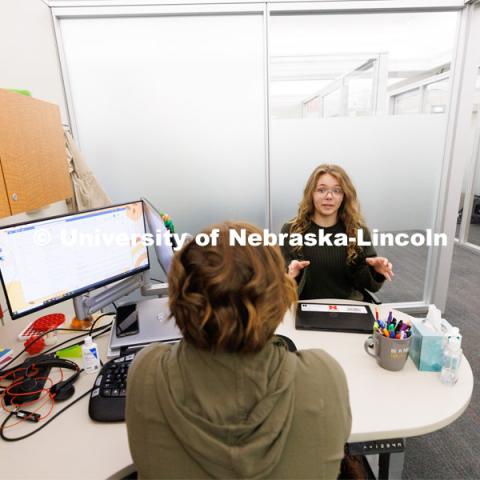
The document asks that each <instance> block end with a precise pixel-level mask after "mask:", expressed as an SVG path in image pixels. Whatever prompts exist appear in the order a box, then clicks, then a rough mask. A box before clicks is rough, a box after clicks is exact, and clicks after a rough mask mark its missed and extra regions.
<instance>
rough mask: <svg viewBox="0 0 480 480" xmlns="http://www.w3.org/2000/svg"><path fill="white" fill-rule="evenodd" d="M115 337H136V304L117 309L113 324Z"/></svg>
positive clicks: (137, 326) (137, 328) (137, 325)
mask: <svg viewBox="0 0 480 480" xmlns="http://www.w3.org/2000/svg"><path fill="white" fill-rule="evenodd" d="M115 327H116V334H117V337H127V336H129V335H136V334H137V333H138V332H139V324H138V312H137V304H136V303H131V304H128V305H122V306H120V307H118V309H117V318H116V322H115Z"/></svg>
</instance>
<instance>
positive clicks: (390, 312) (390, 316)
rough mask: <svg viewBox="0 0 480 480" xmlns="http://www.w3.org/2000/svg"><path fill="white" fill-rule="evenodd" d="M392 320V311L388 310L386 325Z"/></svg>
mask: <svg viewBox="0 0 480 480" xmlns="http://www.w3.org/2000/svg"><path fill="white" fill-rule="evenodd" d="M392 318H393V313H392V311H391V310H390V311H389V312H388V318H387V323H388V324H390V323H392Z"/></svg>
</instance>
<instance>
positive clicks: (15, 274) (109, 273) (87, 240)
mask: <svg viewBox="0 0 480 480" xmlns="http://www.w3.org/2000/svg"><path fill="white" fill-rule="evenodd" d="M145 233H146V229H145V219H144V211H143V203H142V202H141V201H136V202H132V203H126V204H121V205H114V206H111V207H107V208H99V209H95V210H89V211H84V212H81V213H75V214H67V215H59V216H56V217H51V218H47V219H41V220H36V221H31V222H25V223H21V224H16V225H11V226H6V227H1V228H0V274H1V281H2V286H3V289H4V291H5V296H6V299H7V304H8V309H9V311H10V314H11V317H12V319H17V318H20V317H23V316H24V315H28V314H30V313H33V312H36V311H37V310H40V309H42V308H45V307H48V306H50V305H54V304H57V303H59V302H62V301H64V300H67V299H70V298H74V297H75V300H77V303H75V309H76V313H77V317H78V318H79V319H84V318H87V315H88V314H90V313H93V311H96V310H98V309H99V308H103V306H105V305H106V304H108V303H111V302H112V301H114V300H116V298H118V297H119V296H121V295H125V294H126V293H129V292H128V291H127V289H126V288H125V287H124V288H122V287H121V285H122V282H119V283H115V285H111V286H110V287H109V288H110V289H111V294H110V296H109V295H108V294H107V293H105V292H101V293H102V298H101V300H102V302H101V304H100V303H99V302H97V303H95V304H94V303H93V302H90V300H91V299H90V298H89V299H88V302H87V303H85V305H84V304H83V303H82V302H79V301H78V300H79V299H81V297H79V296H80V295H82V294H84V293H86V292H89V291H91V290H94V289H96V288H99V287H102V286H105V285H109V284H111V283H113V282H117V281H119V280H122V279H127V280H124V283H128V282H130V283H129V285H128V287H129V291H132V289H133V288H138V287H139V286H141V284H140V282H139V281H136V279H133V278H129V277H133V276H137V277H141V278H142V280H143V275H140V276H139V275H138V274H141V273H142V272H144V271H145V270H147V269H149V268H150V262H149V257H148V251H147V248H146V246H145V244H144V243H143V236H144V235H145ZM113 297H116V298H113ZM83 307H85V308H83ZM92 310H93V311H92Z"/></svg>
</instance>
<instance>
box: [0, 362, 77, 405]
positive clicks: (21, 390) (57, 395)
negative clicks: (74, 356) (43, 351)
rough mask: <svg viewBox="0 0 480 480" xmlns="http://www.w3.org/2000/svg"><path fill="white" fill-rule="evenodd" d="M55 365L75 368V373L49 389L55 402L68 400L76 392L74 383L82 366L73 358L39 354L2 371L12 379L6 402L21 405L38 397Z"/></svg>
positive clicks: (69, 368) (5, 395)
mask: <svg viewBox="0 0 480 480" xmlns="http://www.w3.org/2000/svg"><path fill="white" fill-rule="evenodd" d="M54 367H56V368H65V369H67V370H73V374H72V375H70V376H69V377H68V378H67V379H66V380H61V381H60V382H58V383H55V384H54V385H52V386H51V387H50V388H49V389H48V393H49V395H50V396H51V397H52V398H53V400H54V401H55V402H63V401H64V400H68V399H69V398H70V397H71V396H72V395H73V394H74V393H75V388H74V386H73V384H74V383H75V382H76V381H77V379H78V377H79V376H80V372H81V368H80V367H79V366H78V365H77V364H76V363H75V362H72V361H71V360H66V359H63V358H55V356H52V355H39V356H37V357H33V358H29V359H27V360H25V361H24V362H23V363H22V364H21V365H19V366H17V367H13V368H10V369H9V370H7V371H6V372H2V373H3V375H2V376H3V378H4V379H10V380H12V385H11V386H10V387H7V389H6V390H5V392H4V402H5V404H6V405H11V404H15V405H19V404H22V403H27V402H30V401H32V400H35V399H36V398H38V394H39V392H40V391H42V390H44V384H45V380H46V377H47V375H48V373H49V371H50V368H54ZM42 370H43V372H42ZM41 372H42V373H44V375H43V374H42V373H41ZM38 373H41V374H40V376H38ZM29 394H30V395H29Z"/></svg>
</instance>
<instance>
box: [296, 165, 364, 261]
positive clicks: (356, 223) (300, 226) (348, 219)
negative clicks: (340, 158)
mask: <svg viewBox="0 0 480 480" xmlns="http://www.w3.org/2000/svg"><path fill="white" fill-rule="evenodd" d="M326 173H328V174H329V175H331V176H332V177H334V178H335V179H336V180H337V181H338V183H339V185H340V187H341V188H342V190H343V201H342V204H341V205H340V208H339V210H338V218H339V219H340V220H341V221H342V223H343V224H344V225H345V230H346V233H347V235H348V237H353V238H356V237H357V232H358V229H359V228H365V221H364V219H363V216H362V214H361V212H360V204H359V203H358V200H357V191H356V190H355V187H354V186H353V183H352V181H351V180H350V177H349V176H348V175H347V172H345V170H344V169H343V168H342V167H340V166H339V165H334V164H328V163H324V164H322V165H319V166H318V167H317V168H315V170H314V171H313V172H312V174H311V175H310V177H309V179H308V180H307V184H306V185H305V189H304V191H303V198H302V200H301V202H300V204H299V207H298V212H297V215H296V216H295V217H294V218H293V219H292V220H290V222H289V223H290V225H291V226H290V233H300V234H304V233H305V232H306V231H307V229H308V227H309V226H310V221H311V220H312V218H313V214H314V213H315V206H314V204H313V192H314V191H315V189H316V188H317V183H318V179H319V178H320V177H321V176H322V175H325V174H326ZM296 249H297V250H300V249H301V246H299V247H296ZM360 252H361V247H359V246H358V245H357V244H356V243H350V242H349V244H348V247H347V263H348V264H351V263H353V262H354V261H355V259H356V258H357V256H358V255H359V253H360Z"/></svg>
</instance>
